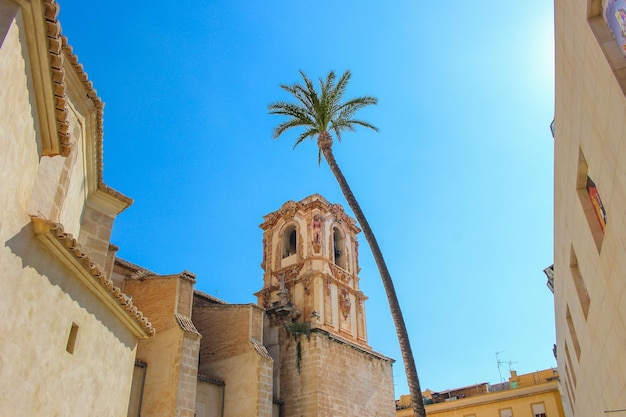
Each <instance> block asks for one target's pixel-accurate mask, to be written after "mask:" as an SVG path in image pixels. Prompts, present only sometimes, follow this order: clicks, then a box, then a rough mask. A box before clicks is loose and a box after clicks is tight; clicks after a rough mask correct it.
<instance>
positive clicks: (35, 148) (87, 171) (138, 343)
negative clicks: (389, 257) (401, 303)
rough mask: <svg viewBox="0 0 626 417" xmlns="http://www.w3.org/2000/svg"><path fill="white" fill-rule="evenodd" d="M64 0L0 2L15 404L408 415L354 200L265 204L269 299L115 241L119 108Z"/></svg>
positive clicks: (2, 404) (103, 414)
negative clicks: (235, 297)
mask: <svg viewBox="0 0 626 417" xmlns="http://www.w3.org/2000/svg"><path fill="white" fill-rule="evenodd" d="M58 12H59V6H58V4H57V3H56V2H55V1H54V0H0V80H2V81H1V82H0V148H1V149H2V152H0V172H1V173H2V186H1V187H0V200H1V201H2V202H3V207H2V210H0V242H1V244H0V271H1V272H2V273H1V274H0V289H1V291H0V334H1V335H2V342H1V343H0V376H1V378H0V415H25V416H38V415H52V416H69V417H71V416H85V415H93V416H100V417H107V416H111V417H119V416H129V417H131V416H132V417H140V416H141V417H160V416H163V417H165V416H168V417H173V416H177V417H242V416H255V417H317V416H320V417H321V416H325V417H331V416H332V417H343V416H345V417H348V416H355V415H358V416H361V417H374V416H376V417H381V416H382V417H392V416H393V415H395V402H394V392H393V378H392V363H393V360H391V359H389V358H387V357H385V356H383V355H381V354H379V353H377V352H375V351H373V350H372V348H371V347H370V346H369V345H368V341H367V326H366V315H365V301H366V300H367V297H366V296H365V294H363V292H362V291H361V290H360V288H359V276H358V274H359V264H358V240H357V234H358V233H359V232H360V230H359V228H358V227H357V226H356V224H355V221H354V220H353V219H352V218H350V217H349V216H348V215H346V213H345V212H344V210H343V208H342V207H341V206H339V205H337V204H331V203H329V202H328V201H326V200H325V199H324V198H323V197H322V196H320V195H317V194H314V195H311V196H309V197H307V198H305V199H303V200H301V201H299V202H295V201H289V202H287V203H285V204H284V205H283V206H282V207H281V208H280V209H279V210H277V211H275V212H273V213H270V214H268V215H266V216H265V217H264V218H263V223H262V224H261V229H262V239H263V253H262V254H259V256H262V258H263V261H262V268H263V275H262V276H259V287H260V289H259V288H251V289H250V290H251V292H252V291H254V290H258V291H257V292H256V294H255V295H256V297H257V299H258V303H257V304H228V303H226V302H224V301H222V300H219V299H217V298H215V297H212V296H210V295H208V294H205V293H204V292H202V291H199V290H198V289H197V288H195V286H196V276H195V275H194V274H193V273H191V272H189V271H182V272H181V273H179V274H171V275H160V274H158V273H156V272H153V271H150V270H148V269H146V268H143V267H141V266H139V265H135V264H133V263H132V262H128V261H126V260H123V259H120V258H118V257H117V256H116V253H117V250H118V248H117V247H116V246H115V245H113V244H112V243H111V241H110V237H111V231H112V228H113V224H114V221H115V219H116V217H117V215H119V214H120V213H121V212H122V211H124V210H125V209H126V208H128V207H129V206H130V205H131V204H132V199H130V198H129V197H126V196H124V195H123V194H121V193H119V192H118V191H115V190H113V189H112V188H110V187H109V186H108V185H106V184H105V183H104V181H103V175H102V170H103V164H102V162H103V161H102V159H103V157H102V143H103V138H104V133H103V132H104V129H103V121H102V117H103V107H104V106H103V103H102V101H101V99H100V98H99V97H98V95H97V93H96V90H95V89H94V86H93V84H92V83H91V81H89V78H88V76H87V73H86V72H85V70H84V68H83V67H82V65H81V64H80V63H79V61H78V57H77V56H76V55H75V54H74V53H73V51H72V48H71V46H70V44H69V42H68V40H67V38H65V37H64V36H63V35H62V32H61V24H60V23H59V21H58V19H57V16H58ZM260 215H261V213H260Z"/></svg>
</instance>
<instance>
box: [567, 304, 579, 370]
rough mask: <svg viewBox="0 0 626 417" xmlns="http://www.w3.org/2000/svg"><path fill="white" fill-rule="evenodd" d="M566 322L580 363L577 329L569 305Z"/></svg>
mask: <svg viewBox="0 0 626 417" xmlns="http://www.w3.org/2000/svg"><path fill="white" fill-rule="evenodd" d="M565 320H566V321H567V327H568V328H569V333H570V336H572V343H574V351H575V352H576V359H578V361H580V343H578V335H577V334H576V328H575V327H574V320H572V313H571V312H570V310H569V305H568V306H566V312H565Z"/></svg>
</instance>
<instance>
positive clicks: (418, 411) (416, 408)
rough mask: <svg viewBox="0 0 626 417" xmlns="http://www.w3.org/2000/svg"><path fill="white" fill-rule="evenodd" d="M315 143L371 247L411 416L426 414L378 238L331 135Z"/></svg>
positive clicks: (399, 311)
mask: <svg viewBox="0 0 626 417" xmlns="http://www.w3.org/2000/svg"><path fill="white" fill-rule="evenodd" d="M317 144H318V146H319V148H320V150H321V151H322V153H323V154H324V158H325V159H326V162H328V166H329V167H330V170H331V171H332V173H333V175H334V176H335V179H336V180H337V182H338V183H339V187H340V188H341V192H342V193H343V195H344V197H345V198H346V200H347V201H348V205H349V206H350V208H351V209H352V212H353V213H354V215H355V217H356V220H357V221H358V222H359V224H360V225H361V228H362V229H363V234H364V235H365V240H367V243H368V244H369V246H370V249H371V250H372V255H373V256H374V261H375V262H376V266H377V267H378V271H379V272H380V277H381V279H382V281H383V286H384V287H385V292H386V294H387V301H388V302H389V309H390V310H391V317H392V318H393V322H394V324H395V326H396V334H397V336H398V342H399V344H400V352H401V353H402V361H403V362H404V370H405V372H406V376H407V383H408V385H409V393H410V394H411V406H412V407H413V415H414V416H415V417H426V411H425V410H424V399H423V398H422V391H421V388H420V383H419V378H418V377H417V370H416V369H415V360H414V359H413V352H412V351H411V344H410V342H409V335H408V333H407V331H406V325H405V324H404V318H403V317H402V311H401V310H400V303H399V302H398V297H397V295H396V290H395V288H394V285H393V281H392V280H391V275H390V274H389V270H388V269H387V264H386V263H385V259H384V258H383V254H382V251H381V250H380V247H379V246H378V242H377V241H376V237H375V236H374V232H373V231H372V229H371V227H370V225H369V223H368V222H367V219H366V218H365V215H364V214H363V211H362V210H361V207H360V206H359V203H358V202H357V200H356V198H355V197H354V194H353V193H352V190H351V189H350V186H349V185H348V181H346V178H345V177H344V176H343V173H342V172H341V170H340V169H339V165H338V164H337V161H335V156H334V155H333V151H332V144H333V139H332V137H331V136H330V134H329V133H328V132H322V133H320V135H319V136H318V139H317Z"/></svg>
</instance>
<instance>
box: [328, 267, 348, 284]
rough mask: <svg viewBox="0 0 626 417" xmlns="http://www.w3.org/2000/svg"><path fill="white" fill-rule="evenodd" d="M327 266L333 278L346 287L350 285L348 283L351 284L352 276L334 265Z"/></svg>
mask: <svg viewBox="0 0 626 417" xmlns="http://www.w3.org/2000/svg"><path fill="white" fill-rule="evenodd" d="M329 266H330V272H331V274H333V276H334V277H335V278H337V279H338V280H339V281H341V282H343V283H345V284H348V285H349V284H350V282H352V274H350V273H349V272H347V271H346V270H344V269H343V268H340V267H338V266H337V265H335V264H329Z"/></svg>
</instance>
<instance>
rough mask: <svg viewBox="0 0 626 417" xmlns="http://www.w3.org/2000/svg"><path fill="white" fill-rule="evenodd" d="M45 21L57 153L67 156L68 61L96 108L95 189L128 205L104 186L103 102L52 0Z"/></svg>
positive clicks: (46, 1)
mask: <svg viewBox="0 0 626 417" xmlns="http://www.w3.org/2000/svg"><path fill="white" fill-rule="evenodd" d="M44 5H45V12H44V18H45V20H46V36H47V39H48V55H49V60H50V70H51V71H52V83H53V86H52V88H53V94H54V98H55V111H56V122H57V131H58V135H59V141H60V144H59V146H60V153H61V155H62V156H68V155H69V153H70V136H69V131H68V130H69V129H68V127H69V122H68V118H67V115H68V113H67V96H66V85H65V73H64V69H63V63H64V60H66V59H67V60H68V61H69V63H70V64H71V65H72V67H73V68H74V71H75V72H76V74H77V75H78V78H79V79H80V80H81V82H82V83H83V86H84V87H85V89H86V90H87V97H89V99H90V100H91V101H92V103H93V105H94V108H95V109H96V128H95V129H96V148H97V157H96V158H97V161H96V162H97V167H98V168H97V169H98V189H100V190H101V191H104V192H105V193H107V194H109V195H111V196H113V197H115V198H117V199H118V200H120V201H123V202H125V203H126V206H127V207H128V206H130V205H131V204H132V203H133V200H132V199H131V198H129V197H127V196H125V195H124V194H122V193H120V192H119V191H116V190H114V189H113V188H111V187H109V186H108V185H106V184H104V181H103V176H102V151H103V146H102V139H103V135H104V129H103V122H102V116H103V109H104V103H103V102H102V100H101V99H100V97H98V93H97V92H96V90H95V89H94V87H93V83H92V82H91V81H90V80H89V77H88V76H87V73H86V72H85V69H84V68H83V65H82V64H81V63H80V62H79V61H78V57H77V56H76V55H75V54H74V52H73V50H72V47H71V46H70V45H69V43H68V41H67V38H66V37H65V36H63V35H62V31H61V24H60V22H59V20H58V15H59V4H58V3H57V2H56V1H55V0H44Z"/></svg>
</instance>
